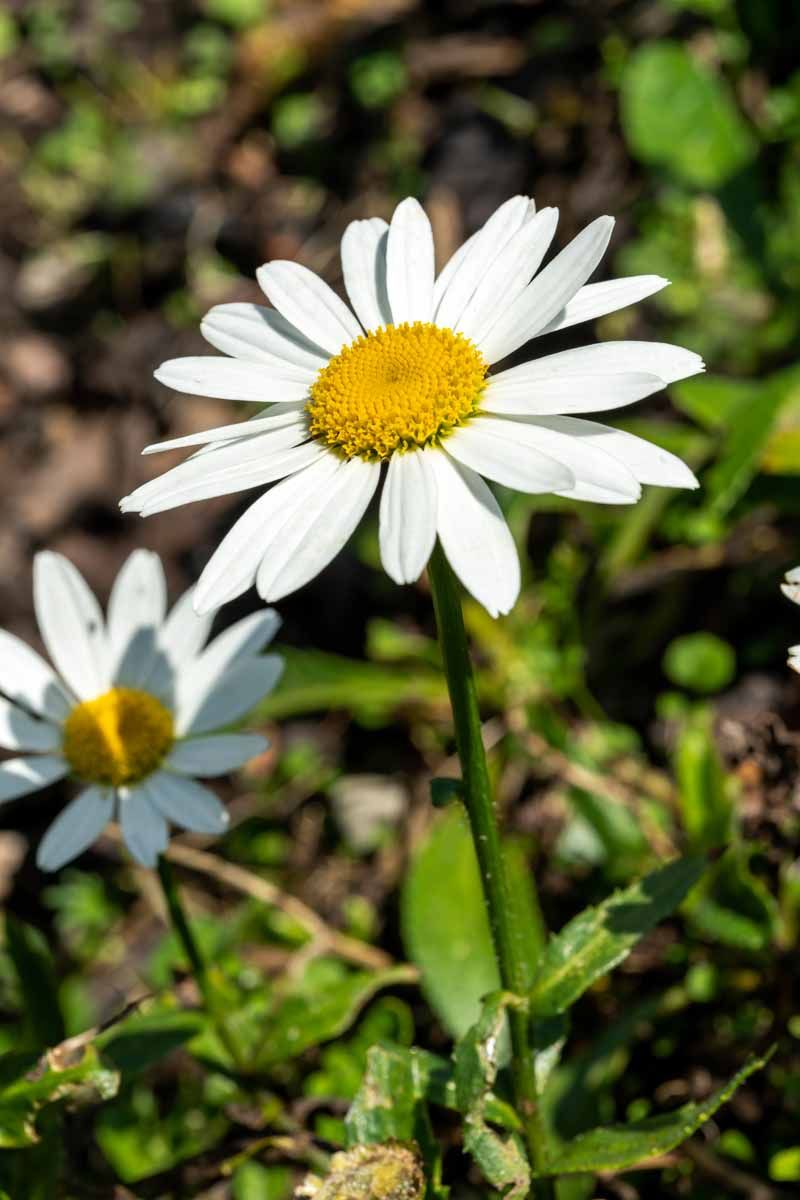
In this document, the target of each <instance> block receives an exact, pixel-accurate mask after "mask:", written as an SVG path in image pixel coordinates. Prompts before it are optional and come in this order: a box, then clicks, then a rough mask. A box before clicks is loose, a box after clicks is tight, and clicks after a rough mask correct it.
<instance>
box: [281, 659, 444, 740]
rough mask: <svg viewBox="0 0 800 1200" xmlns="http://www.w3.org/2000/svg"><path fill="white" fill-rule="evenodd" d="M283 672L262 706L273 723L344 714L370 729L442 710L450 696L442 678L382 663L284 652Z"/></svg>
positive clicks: (434, 672) (428, 671)
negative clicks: (415, 711)
mask: <svg viewBox="0 0 800 1200" xmlns="http://www.w3.org/2000/svg"><path fill="white" fill-rule="evenodd" d="M281 653H282V655H283V657H284V660H285V663H286V665H285V668H284V672H283V675H282V676H281V680H280V683H279V684H278V686H277V688H276V689H275V691H274V692H273V693H272V694H271V695H270V696H268V697H267V699H266V700H264V701H262V703H261V704H260V705H259V706H258V709H257V712H258V714H259V716H261V717H263V718H268V719H270V720H283V719H285V718H286V717H295V716H300V715H302V714H304V713H311V712H319V711H323V710H324V711H328V710H330V709H345V710H347V711H348V712H351V713H352V714H353V716H354V718H355V719H356V720H357V721H360V722H361V723H362V724H365V725H367V726H373V725H375V724H376V723H379V722H382V721H385V720H386V719H387V718H388V717H390V716H391V715H392V714H393V713H396V712H397V711H398V710H400V709H403V708H410V707H416V708H419V707H420V706H427V705H429V704H437V705H438V704H443V703H445V702H446V698H447V693H446V690H445V684H444V679H443V677H442V675H441V673H440V672H438V671H433V670H428V669H426V668H424V667H420V666H416V667H415V669H414V670H413V671H408V670H406V669H405V668H404V667H399V666H388V665H385V664H383V663H380V664H378V663H369V662H358V661H356V660H355V659H351V658H344V657H343V656H341V655H338V654H327V653H325V652H324V651H321V650H297V649H294V648H293V647H291V646H286V647H283V648H282V650H281Z"/></svg>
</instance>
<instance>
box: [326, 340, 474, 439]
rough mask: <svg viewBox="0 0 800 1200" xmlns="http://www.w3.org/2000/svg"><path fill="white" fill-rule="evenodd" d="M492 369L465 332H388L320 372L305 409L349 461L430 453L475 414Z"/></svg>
mask: <svg viewBox="0 0 800 1200" xmlns="http://www.w3.org/2000/svg"><path fill="white" fill-rule="evenodd" d="M487 370H488V364H487V363H486V362H485V360H484V358H483V356H482V355H481V353H480V352H479V350H478V349H477V348H476V346H474V345H473V343H472V342H471V341H470V340H469V339H468V338H466V337H464V335H463V334H461V333H453V331H452V330H451V329H439V328H438V327H437V326H436V325H430V324H427V323H426V322H423V321H415V322H414V324H413V325H408V324H404V325H387V326H384V327H383V328H381V329H376V330H375V331H374V332H373V333H366V334H364V335H363V336H362V337H360V338H357V339H356V340H355V341H354V342H351V343H350V345H348V346H345V347H344V349H343V350H341V351H340V352H339V353H338V354H337V355H336V356H335V357H334V358H332V359H331V360H330V362H329V363H328V365H327V366H326V367H324V368H323V370H321V371H320V373H319V375H318V376H317V378H316V380H315V382H314V384H313V386H312V388H311V398H310V400H309V401H308V405H307V411H308V415H309V418H310V429H311V433H312V435H313V436H314V437H316V438H318V439H319V440H320V441H321V442H324V443H325V445H327V446H331V447H332V448H334V449H336V450H338V451H339V453H340V454H341V455H343V457H345V458H353V457H355V456H359V457H361V458H365V459H368V460H375V459H381V458H389V457H390V456H391V455H392V454H393V453H394V452H395V451H397V450H410V449H413V448H414V447H415V446H427V445H429V444H430V443H432V442H436V441H438V440H439V439H440V438H442V437H444V436H445V435H446V434H447V433H448V432H449V431H450V430H451V429H454V428H455V427H456V426H458V425H462V424H463V423H464V422H465V421H466V420H467V418H468V417H470V416H472V414H473V413H474V412H475V411H476V408H477V406H478V401H479V399H480V394H481V391H482V389H483V386H484V384H485V381H486V372H487Z"/></svg>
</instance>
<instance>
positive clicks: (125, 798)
mask: <svg viewBox="0 0 800 1200" xmlns="http://www.w3.org/2000/svg"><path fill="white" fill-rule="evenodd" d="M152 778H153V777H152V776H150V778H149V779H144V780H142V782H141V783H137V784H136V785H135V786H134V787H130V788H120V790H119V821H120V825H121V826H122V836H123V838H124V840H125V845H126V846H127V847H128V849H129V850H130V852H131V854H132V855H133V857H134V858H135V859H137V861H138V862H140V863H141V864H142V866H143V867H154V866H155V865H156V863H157V861H158V856H159V854H163V853H164V851H165V850H166V848H167V844H168V842H169V831H168V830H167V822H166V821H165V820H164V817H163V816H162V815H161V813H160V812H159V810H158V809H157V808H156V805H155V797H154V786H153V783H152Z"/></svg>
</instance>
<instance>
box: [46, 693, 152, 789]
mask: <svg viewBox="0 0 800 1200" xmlns="http://www.w3.org/2000/svg"><path fill="white" fill-rule="evenodd" d="M174 738H175V732H174V728H173V724H172V714H171V713H170V712H168V711H167V709H166V708H165V707H164V705H163V704H162V703H161V702H160V700H156V698H155V696H151V695H150V694H149V693H148V692H143V691H140V690H139V689H138V688H129V687H114V688H111V690H110V691H108V692H105V693H104V694H103V695H102V696H98V697H97V698H96V699H94V700H85V701H84V702H83V703H82V704H78V705H76V707H75V708H73V710H72V712H71V713H70V714H69V716H68V717H67V719H66V721H65V722H64V740H63V744H62V749H63V752H64V757H65V758H66V760H67V762H68V763H69V765H70V767H71V768H72V770H73V773H74V774H75V775H77V776H78V777H79V778H80V779H85V780H87V782H89V783H102V784H110V785H112V786H114V787H121V786H123V785H124V784H128V783H136V782H138V780H140V779H144V778H145V776H146V775H149V774H150V772H151V771H154V770H155V769H156V767H158V766H159V764H160V763H161V762H162V761H163V759H164V757H165V755H166V754H167V752H168V750H169V749H170V747H171V746H172V743H173V741H174Z"/></svg>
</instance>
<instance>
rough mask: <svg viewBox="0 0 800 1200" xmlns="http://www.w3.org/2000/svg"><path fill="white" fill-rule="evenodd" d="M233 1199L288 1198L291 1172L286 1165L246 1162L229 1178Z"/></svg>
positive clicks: (279, 1199) (265, 1199) (281, 1199)
mask: <svg viewBox="0 0 800 1200" xmlns="http://www.w3.org/2000/svg"><path fill="white" fill-rule="evenodd" d="M231 1193H232V1196H233V1200H288V1198H289V1197H290V1196H291V1194H292V1172H291V1171H290V1170H289V1168H288V1167H262V1166H261V1164H260V1163H255V1162H246V1163H242V1165H241V1166H240V1167H238V1168H237V1170H236V1171H235V1173H234V1175H233V1179H232V1180H231Z"/></svg>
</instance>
